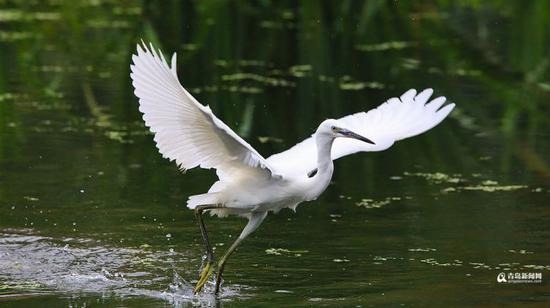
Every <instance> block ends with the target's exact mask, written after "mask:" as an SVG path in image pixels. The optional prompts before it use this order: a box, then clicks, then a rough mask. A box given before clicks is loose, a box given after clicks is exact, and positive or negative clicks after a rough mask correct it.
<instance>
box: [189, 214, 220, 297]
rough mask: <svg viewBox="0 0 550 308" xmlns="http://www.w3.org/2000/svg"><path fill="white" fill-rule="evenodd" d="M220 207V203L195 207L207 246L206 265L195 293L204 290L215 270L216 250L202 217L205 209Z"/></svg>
mask: <svg viewBox="0 0 550 308" xmlns="http://www.w3.org/2000/svg"><path fill="white" fill-rule="evenodd" d="M219 207H220V206H219V205H199V206H197V207H196V208H195V216H196V217H197V221H198V223H199V228H200V230H201V235H202V239H203V240H204V245H205V247H206V265H205V266H204V268H203V269H202V272H201V273H200V275H199V281H198V282H197V285H196V286H195V289H194V290H193V292H194V293H195V294H197V293H198V292H200V290H202V288H203V287H204V285H205V284H206V282H207V281H208V278H209V277H210V276H211V275H212V273H213V272H214V265H215V264H214V252H213V250H212V245H210V240H209V239H208V232H207V231H206V226H205V225H204V221H203V219H202V213H203V212H204V211H205V210H210V209H215V208H219Z"/></svg>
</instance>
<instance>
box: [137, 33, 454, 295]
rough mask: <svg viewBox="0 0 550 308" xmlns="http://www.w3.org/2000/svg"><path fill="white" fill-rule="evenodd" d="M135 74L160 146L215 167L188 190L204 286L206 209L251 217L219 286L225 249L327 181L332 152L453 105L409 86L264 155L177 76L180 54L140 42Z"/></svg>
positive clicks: (360, 147) (405, 129) (415, 130)
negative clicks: (206, 180)
mask: <svg viewBox="0 0 550 308" xmlns="http://www.w3.org/2000/svg"><path fill="white" fill-rule="evenodd" d="M132 60H133V65H131V71H132V72H131V78H132V80H133V86H134V88H135V95H136V96H137V97H138V98H139V110H140V111H141V112H142V113H143V119H144V121H145V124H146V125H147V126H148V127H149V129H150V130H151V131H152V132H153V133H154V135H155V137H154V140H155V142H156V145H157V147H158V150H159V152H160V153H161V154H162V155H163V156H164V157H166V158H168V159H170V160H175V162H176V163H177V164H178V166H179V167H180V168H181V169H183V170H185V169H191V168H194V167H197V166H199V167H201V168H205V169H210V168H215V169H216V173H217V176H218V178H219V180H218V181H217V182H215V183H214V184H213V185H212V187H210V189H209V190H208V192H207V193H204V194H200V195H194V196H190V197H189V200H188V201H187V207H189V208H190V209H193V210H194V211H195V214H196V217H197V220H198V224H199V227H200V231H201V234H202V237H203V239H204V243H205V246H206V264H205V266H204V267H203V270H202V272H201V273H200V275H199V280H198V282H197V284H196V287H195V289H194V291H195V293H197V292H199V291H200V290H201V289H202V287H203V286H204V285H205V283H206V282H207V280H208V278H209V277H210V276H211V275H212V274H213V272H214V271H215V267H216V265H215V262H214V254H213V251H212V246H211V245H210V242H209V240H208V234H207V232H206V228H205V225H204V222H203V220H202V214H203V212H205V211H209V212H210V213H211V214H216V215H218V216H227V215H239V216H242V217H246V218H248V223H247V225H246V226H245V227H244V229H243V230H242V232H241V234H240V235H239V237H238V238H237V240H236V241H235V242H234V243H233V245H231V247H230V248H229V249H228V251H227V252H226V253H225V255H224V256H223V257H222V258H221V260H220V261H219V263H218V264H217V278H216V285H215V292H216V293H218V291H219V288H220V283H221V277H222V273H223V270H224V267H225V264H226V261H227V259H228V257H229V256H230V255H231V253H232V252H233V251H234V250H235V248H237V246H238V245H239V244H240V243H241V242H242V241H243V240H244V239H245V238H246V237H247V236H248V235H249V234H250V233H252V232H253V231H254V230H256V228H258V226H259V225H260V224H261V223H262V221H263V220H264V218H265V217H266V215H267V213H268V212H277V211H279V210H281V209H283V208H291V209H293V210H295V209H296V206H297V205H298V204H300V203H301V202H304V201H311V200H315V199H317V197H318V196H319V195H320V194H321V193H322V192H323V191H324V190H325V189H326V188H327V186H328V185H329V183H330V180H331V177H332V173H333V171H334V165H333V162H332V161H333V160H335V159H337V158H340V157H343V156H346V155H349V154H353V153H356V152H363V151H364V152H370V151H382V150H385V149H387V148H389V147H390V146H391V145H392V144H393V143H394V142H395V141H398V140H401V139H405V138H408V137H412V136H416V135H418V134H421V133H423V132H425V131H427V130H429V129H431V128H432V127H434V126H436V125H437V124H439V123H440V122H441V121H442V120H443V119H444V118H445V117H446V116H447V115H448V114H449V113H450V112H451V110H452V109H453V108H454V104H447V105H446V106H444V107H442V106H443V104H444V103H445V97H438V98H435V99H433V100H432V101H430V102H429V103H428V100H429V98H430V97H431V95H432V93H433V91H432V89H426V90H424V91H422V92H420V93H419V94H417V93H416V91H415V90H413V89H411V90H408V91H407V92H405V93H404V94H403V95H401V97H400V98H395V97H394V98H391V99H389V100H388V101H386V102H385V103H383V104H381V105H380V106H378V107H377V108H375V109H372V110H370V111H368V112H359V113H356V114H352V115H348V116H345V117H343V118H340V119H329V120H325V121H324V122H322V123H321V124H320V125H319V127H318V128H317V131H316V132H315V133H314V134H313V135H312V136H311V137H309V138H307V139H306V140H304V141H302V142H300V143H298V144H297V145H295V146H294V147H292V148H290V149H289V150H287V151H284V152H282V153H279V154H275V155H273V156H270V157H269V158H267V159H266V158H264V157H262V155H260V154H259V153H258V152H257V151H256V150H254V148H252V146H250V145H249V144H248V143H247V142H246V141H244V140H243V139H242V138H240V137H239V136H238V135H237V134H236V133H235V132H233V130H231V128H229V127H228V126H227V125H226V124H225V123H223V122H222V121H221V120H220V119H218V118H217V117H216V116H215V115H214V114H213V113H212V111H211V110H210V108H209V107H208V106H204V105H202V104H200V103H199V102H198V101H197V100H196V99H195V98H194V97H193V96H191V94H189V92H188V91H187V90H185V88H183V86H182V85H181V84H180V82H179V80H178V76H177V73H176V54H175V53H174V55H173V56H172V61H171V62H172V63H171V66H169V65H168V63H167V62H166V60H165V59H164V56H163V55H162V52H161V51H160V50H159V51H158V52H157V51H156V50H155V49H154V47H153V46H152V45H151V46H150V48H148V47H147V46H146V45H145V44H143V46H140V45H138V46H137V55H133V56H132Z"/></svg>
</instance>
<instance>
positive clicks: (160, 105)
mask: <svg viewBox="0 0 550 308" xmlns="http://www.w3.org/2000/svg"><path fill="white" fill-rule="evenodd" d="M132 60H133V65H131V70H132V73H131V74H130V76H131V77H132V84H133V86H134V88H135V92H134V93H135V95H136V96H137V97H138V98H139V110H140V111H141V112H142V113H143V120H144V121H145V125H147V126H148V127H149V129H150V130H151V131H152V132H153V133H154V134H155V137H154V140H155V142H156V145H157V148H158V149H159V152H160V153H161V154H162V156H163V157H165V158H168V159H170V160H171V161H172V160H174V161H176V163H177V164H178V166H179V167H180V168H182V169H191V168H194V167H197V166H200V167H201V168H205V169H209V168H216V169H218V174H219V171H223V172H229V171H231V170H235V168H237V169H242V168H249V169H250V168H257V169H261V170H264V171H266V172H268V173H269V174H272V172H271V171H272V170H271V168H270V167H269V164H268V162H267V161H266V160H265V158H263V157H262V156H261V155H260V154H259V153H258V152H257V151H256V150H254V148H252V146H250V145H249V144H248V143H247V142H246V141H244V140H243V139H242V138H241V137H239V136H238V135H237V134H236V133H235V132H234V131H233V130H231V128H229V127H228V126H227V125H226V124H225V123H223V122H222V121H221V120H220V119H218V118H217V117H216V116H215V115H214V114H213V113H212V110H211V109H210V108H209V107H208V106H204V105H202V104H200V103H199V102H198V101H197V100H196V99H195V98H194V97H193V96H192V95H191V94H189V92H187V90H185V89H184V88H183V87H182V85H181V84H180V82H179V80H178V76H177V73H176V54H175V53H174V55H173V56H172V64H171V67H170V66H168V63H167V62H166V60H165V59H164V56H163V55H162V53H161V52H160V51H159V52H158V53H157V51H155V49H154V48H153V46H152V45H151V48H150V49H149V48H147V46H146V45H145V44H143V46H140V45H138V46H137V55H133V56H132Z"/></svg>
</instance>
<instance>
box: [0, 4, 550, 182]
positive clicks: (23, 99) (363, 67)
mask: <svg viewBox="0 0 550 308" xmlns="http://www.w3.org/2000/svg"><path fill="white" fill-rule="evenodd" d="M549 14H550V2H548V1H530V2H524V1H502V0H501V1H444V0H441V1H399V2H398V1H380V0H373V1H351V0H346V1H302V2H297V1H238V2H237V1H175V0H174V1H132V0H124V1H104V0H82V1H53V0H51V1H8V0H0V53H1V55H2V56H1V60H0V159H1V158H2V157H13V155H14V153H13V152H14V151H17V146H16V144H18V143H21V142H22V141H21V140H23V139H25V138H27V137H28V132H26V129H25V127H28V125H29V124H30V125H31V127H35V128H34V129H35V130H38V131H39V130H41V129H45V128H44V127H43V126H45V124H44V121H54V120H55V119H63V121H67V122H68V123H70V124H71V125H69V126H67V127H65V128H63V129H65V130H71V129H73V130H75V129H81V130H83V131H86V130H87V131H90V132H92V133H94V134H99V135H102V136H103V135H104V136H106V137H107V138H110V139H114V140H118V141H121V142H124V141H128V142H131V141H132V140H131V136H133V135H140V134H145V133H146V131H145V129H144V128H143V126H142V124H141V121H140V120H139V118H140V116H139V113H138V111H137V105H136V99H135V97H134V96H133V95H132V87H131V84H130V80H129V65H130V62H131V58H130V56H131V54H132V53H133V52H134V50H135V44H136V43H138V42H139V41H140V40H141V39H143V40H144V41H147V42H149V41H150V42H152V43H154V44H155V46H157V47H159V48H162V50H163V51H164V52H166V53H171V52H177V53H178V56H179V63H178V66H179V74H180V77H181V78H180V79H181V80H182V81H183V82H184V84H185V85H186V87H188V88H190V89H191V90H192V92H193V93H194V94H195V95H196V96H197V97H198V99H199V100H200V101H202V102H203V103H206V104H210V105H212V107H213V108H214V110H215V111H216V113H217V114H218V115H219V116H220V117H221V118H222V119H224V120H226V122H227V123H228V124H229V125H230V126H232V127H234V128H235V129H237V130H238V131H239V133H241V134H243V135H244V136H245V137H247V138H248V139H252V143H253V144H254V145H255V146H260V147H262V151H263V152H265V153H271V152H274V151H278V150H282V149H284V148H285V147H287V146H289V145H292V144H293V143H294V141H297V140H299V139H301V138H302V137H305V136H307V135H308V134H310V133H311V132H312V131H313V130H314V128H315V127H316V125H317V124H318V123H319V122H320V121H321V120H322V119H324V118H326V117H339V116H342V115H345V114H347V113H350V112H357V111H361V110H366V109H369V108H372V107H374V106H376V105H378V104H379V103H380V102H382V101H383V100H385V99H387V98H388V97H391V96H394V95H398V94H399V93H402V92H403V91H404V90H406V89H408V88H411V87H414V88H419V89H421V88H425V87H433V88H435V89H436V94H445V95H446V96H447V97H449V98H452V100H453V101H455V102H457V103H458V108H457V110H456V112H454V114H453V117H454V118H455V119H456V123H458V127H460V132H457V131H459V130H458V129H455V130H453V131H451V130H448V131H445V132H442V133H441V134H439V135H433V138H426V139H425V140H426V142H430V140H431V139H435V138H438V139H439V140H437V142H439V143H445V144H446V146H449V147H451V148H453V149H455V150H454V151H452V152H453V153H454V154H452V155H454V156H456V157H451V158H449V159H453V158H454V159H457V158H460V159H461V160H464V159H465V158H464V157H470V156H475V154H474V153H471V149H464V148H461V146H460V144H461V143H462V141H461V139H462V138H468V137H469V136H472V135H479V136H483V135H486V134H498V136H500V137H499V138H505V139H506V138H509V139H508V140H509V141H507V142H509V143H510V147H509V149H508V150H506V151H509V152H510V153H511V154H514V155H513V156H519V157H523V158H522V159H523V160H525V161H528V162H527V163H526V164H527V165H528V166H529V168H531V169H532V170H535V171H536V172H537V173H539V174H543V175H548V167H547V166H546V163H545V161H544V159H542V158H541V157H540V155H538V154H537V149H536V147H537V138H540V134H542V133H543V132H546V131H547V130H546V129H545V128H546V126H547V124H548V123H547V121H548V118H549V117H548V115H549V114H550V110H549V108H548V103H547V101H548V98H549V96H550V73H549V65H550V64H549V59H548V56H549V54H550V52H549V51H550V50H549V48H550V47H549V46H550V30H549V29H550V18H549V16H548V15H549ZM36 110H47V111H49V112H50V113H47V114H46V113H42V114H41V113H39V112H36ZM48 117H49V118H48ZM46 123H47V122H46ZM83 123H84V124H83ZM283 123H284V125H283ZM79 125H80V126H79ZM82 125H84V126H82ZM75 127H76V128H75ZM78 127H80V128H78ZM63 129H62V130H61V131H55V132H53V133H58V134H64V133H65V132H64V131H63ZM464 129H465V130H464ZM252 131H253V132H254V133H253V134H252V133H251V132H252ZM258 137H260V138H258ZM266 137H269V138H266ZM262 138H263V139H262ZM281 140H285V142H281ZM261 141H263V142H261ZM434 142H435V140H434ZM411 147H412V148H414V146H411ZM425 148H426V147H425V146H424V145H419V146H418V148H416V149H413V151H419V152H422V151H425ZM517 148H521V150H517ZM134 150H135V151H137V150H136V149H131V148H125V151H134ZM468 151H470V153H468ZM132 154H136V155H139V154H137V153H132ZM507 157H508V159H505V160H503V162H502V164H503V166H505V167H506V166H507V167H506V168H510V164H512V162H510V157H511V156H510V155H508V156H507ZM106 159H108V156H106ZM440 159H441V160H442V161H445V160H446V158H442V157H441V158H440ZM533 161H536V163H532V162H533Z"/></svg>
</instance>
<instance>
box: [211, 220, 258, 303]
mask: <svg viewBox="0 0 550 308" xmlns="http://www.w3.org/2000/svg"><path fill="white" fill-rule="evenodd" d="M266 216H267V212H255V213H252V214H251V215H250V217H249V218H248V223H247V224H246V226H245V227H244V229H243V231H242V232H241V235H239V237H238V238H237V240H236V241H235V242H234V243H233V244H232V245H231V247H229V249H228V250H227V252H226V253H225V255H223V257H222V258H221V260H220V262H219V263H218V275H217V277H216V290H215V291H214V292H215V293H216V294H218V292H219V291H220V285H221V282H222V274H223V270H224V269H225V264H226V262H227V259H228V258H229V256H231V254H232V253H233V252H234V251H235V249H237V247H238V246H239V245H240V244H241V242H242V241H243V240H244V239H245V238H246V237H247V236H249V235H250V233H252V232H254V230H256V229H257V228H258V227H259V226H260V224H261V223H262V221H263V220H264V218H265V217H266Z"/></svg>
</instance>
